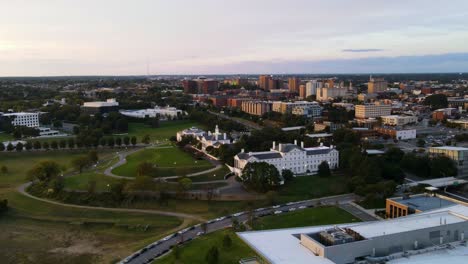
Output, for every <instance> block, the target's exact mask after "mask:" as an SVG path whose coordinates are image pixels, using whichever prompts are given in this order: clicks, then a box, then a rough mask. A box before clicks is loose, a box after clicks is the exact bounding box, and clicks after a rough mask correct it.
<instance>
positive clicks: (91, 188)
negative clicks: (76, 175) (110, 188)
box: [87, 180, 97, 194]
mask: <svg viewBox="0 0 468 264" xmlns="http://www.w3.org/2000/svg"><path fill="white" fill-rule="evenodd" d="M96 185H97V182H96V181H95V180H89V181H88V186H87V191H88V193H89V194H94V193H95V192H96Z"/></svg>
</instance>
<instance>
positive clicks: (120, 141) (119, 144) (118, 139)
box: [115, 137, 122, 147]
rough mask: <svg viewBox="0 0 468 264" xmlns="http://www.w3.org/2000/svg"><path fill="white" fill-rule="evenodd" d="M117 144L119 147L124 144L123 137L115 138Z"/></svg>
mask: <svg viewBox="0 0 468 264" xmlns="http://www.w3.org/2000/svg"><path fill="white" fill-rule="evenodd" d="M115 144H116V145H117V146H118V147H120V146H122V139H121V138H119V137H118V138H116V139H115Z"/></svg>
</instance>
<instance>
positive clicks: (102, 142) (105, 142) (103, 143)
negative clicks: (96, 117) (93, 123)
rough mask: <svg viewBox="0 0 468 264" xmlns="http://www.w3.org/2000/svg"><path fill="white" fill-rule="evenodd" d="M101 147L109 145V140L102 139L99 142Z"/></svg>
mask: <svg viewBox="0 0 468 264" xmlns="http://www.w3.org/2000/svg"><path fill="white" fill-rule="evenodd" d="M99 145H101V146H103V147H105V146H106V145H107V140H106V139H105V138H101V139H100V140H99Z"/></svg>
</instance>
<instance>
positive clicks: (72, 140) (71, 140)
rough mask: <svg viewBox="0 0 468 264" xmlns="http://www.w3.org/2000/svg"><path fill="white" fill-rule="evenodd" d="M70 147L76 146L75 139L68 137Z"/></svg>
mask: <svg viewBox="0 0 468 264" xmlns="http://www.w3.org/2000/svg"><path fill="white" fill-rule="evenodd" d="M68 148H71V149H72V148H75V139H74V138H69V139H68Z"/></svg>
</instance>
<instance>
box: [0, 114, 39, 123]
mask: <svg viewBox="0 0 468 264" xmlns="http://www.w3.org/2000/svg"><path fill="white" fill-rule="evenodd" d="M2 116H5V117H11V118H13V120H12V121H11V124H12V125H13V126H26V127H39V112H37V113H25V112H18V113H7V114H3V115H2Z"/></svg>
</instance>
